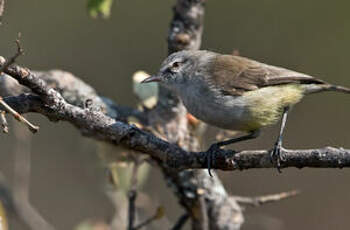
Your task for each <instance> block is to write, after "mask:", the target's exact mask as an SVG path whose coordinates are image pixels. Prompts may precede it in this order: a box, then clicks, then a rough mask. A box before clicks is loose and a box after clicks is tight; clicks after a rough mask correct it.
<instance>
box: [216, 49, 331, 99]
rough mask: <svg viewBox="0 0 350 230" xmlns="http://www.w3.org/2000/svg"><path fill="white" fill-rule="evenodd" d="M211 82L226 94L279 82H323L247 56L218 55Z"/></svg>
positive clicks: (240, 93)
mask: <svg viewBox="0 0 350 230" xmlns="http://www.w3.org/2000/svg"><path fill="white" fill-rule="evenodd" d="M212 71H213V84H215V85H216V86H218V87H219V88H221V89H222V92H223V93H224V94H226V95H233V96H239V95H242V94H243V93H244V92H246V91H252V90H257V89H259V88H262V87H267V86H274V85H281V84H289V83H296V84H324V83H325V82H323V81H322V80H319V79H316V78H314V77H311V76H308V75H305V74H302V73H298V72H294V71H291V70H288V69H284V68H280V67H275V66H270V65H267V64H263V63H259V62H257V61H253V60H250V59H248V58H244V57H240V56H232V55H218V56H217V57H215V60H214V61H213V63H212Z"/></svg>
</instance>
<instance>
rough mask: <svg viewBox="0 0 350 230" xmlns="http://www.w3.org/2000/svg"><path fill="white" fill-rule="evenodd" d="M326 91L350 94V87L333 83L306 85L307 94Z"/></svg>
mask: <svg viewBox="0 0 350 230" xmlns="http://www.w3.org/2000/svg"><path fill="white" fill-rule="evenodd" d="M324 91H335V92H341V93H348V94H350V88H346V87H344V86H338V85H331V84H310V85H305V93H306V94H312V93H319V92H324Z"/></svg>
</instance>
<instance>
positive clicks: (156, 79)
mask: <svg viewBox="0 0 350 230" xmlns="http://www.w3.org/2000/svg"><path fill="white" fill-rule="evenodd" d="M161 80H162V79H161V77H160V76H158V75H152V76H150V77H148V78H146V79H145V80H143V81H141V83H150V82H160V81H161Z"/></svg>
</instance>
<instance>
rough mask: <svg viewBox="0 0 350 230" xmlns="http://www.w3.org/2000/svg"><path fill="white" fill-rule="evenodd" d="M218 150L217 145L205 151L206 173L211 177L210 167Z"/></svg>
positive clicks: (218, 146)
mask: <svg viewBox="0 0 350 230" xmlns="http://www.w3.org/2000/svg"><path fill="white" fill-rule="evenodd" d="M219 150H220V145H219V144H218V143H215V144H212V145H211V146H210V147H209V149H208V151H207V164H208V173H209V175H210V176H211V177H212V176H213V175H212V174H211V166H212V162H213V159H214V158H215V155H216V153H217V152H218V151H219Z"/></svg>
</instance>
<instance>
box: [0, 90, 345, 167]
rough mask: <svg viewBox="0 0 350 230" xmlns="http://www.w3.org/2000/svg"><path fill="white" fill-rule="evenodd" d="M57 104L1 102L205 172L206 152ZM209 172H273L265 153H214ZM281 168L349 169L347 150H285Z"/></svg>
mask: <svg viewBox="0 0 350 230" xmlns="http://www.w3.org/2000/svg"><path fill="white" fill-rule="evenodd" d="M56 96H57V98H56V99H55V101H57V104H54V105H52V106H51V105H50V106H48V105H45V104H44V103H43V102H42V101H41V99H40V97H38V96H35V95H31V94H22V95H20V96H12V97H6V98H4V100H5V101H6V103H8V104H9V105H10V106H11V107H13V108H14V109H15V110H16V111H18V112H20V113H27V112H38V113H41V114H43V115H45V116H47V117H48V118H49V119H50V120H65V121H68V122H70V123H72V124H73V125H75V126H76V127H77V128H79V129H80V131H81V132H82V133H83V134H84V135H86V136H90V137H93V138H95V139H99V140H104V141H108V142H112V143H114V144H115V143H120V144H123V145H124V146H125V147H127V148H130V149H133V150H137V151H140V152H143V153H146V154H149V155H150V156H152V157H153V158H154V159H156V160H158V161H160V162H163V163H164V164H167V165H168V166H169V167H172V168H176V169H179V170H183V169H193V168H206V167H207V162H206V161H207V158H206V156H207V154H208V153H209V152H208V151H207V152H187V151H185V150H183V149H182V148H180V147H179V146H177V145H175V144H171V143H168V142H166V141H164V140H162V139H160V138H157V137H155V136H154V135H153V134H151V133H148V132H145V131H142V130H140V129H138V128H136V127H133V126H130V125H127V124H125V123H123V122H120V121H116V120H114V119H112V118H110V117H108V116H106V115H104V114H103V113H101V112H98V111H91V110H89V109H82V108H79V107H76V106H73V105H70V104H68V103H67V102H65V101H64V99H63V98H62V97H60V94H58V93H57V94H56ZM214 154H216V157H215V159H214V161H213V163H212V168H215V169H222V170H236V169H240V170H242V169H251V168H273V167H274V165H273V163H271V160H270V152H269V151H268V150H245V151H240V152H234V151H233V150H220V151H218V152H216V153H214ZM283 156H284V159H285V160H284V161H282V162H281V167H283V168H285V167H297V168H303V167H316V168H343V167H350V150H349V149H342V148H333V147H326V148H321V149H304V150H285V151H284V152H283Z"/></svg>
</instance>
